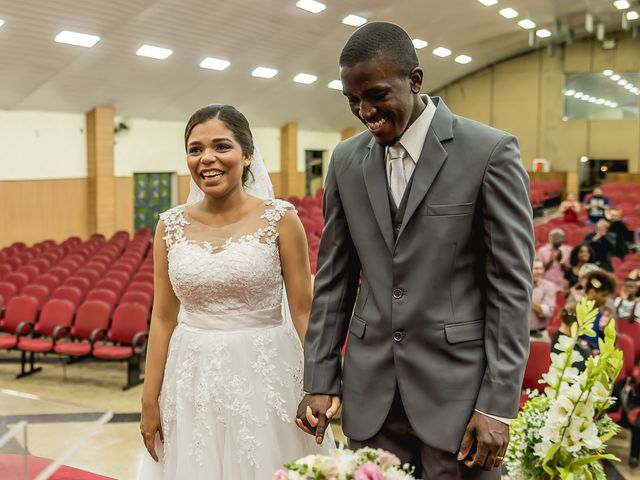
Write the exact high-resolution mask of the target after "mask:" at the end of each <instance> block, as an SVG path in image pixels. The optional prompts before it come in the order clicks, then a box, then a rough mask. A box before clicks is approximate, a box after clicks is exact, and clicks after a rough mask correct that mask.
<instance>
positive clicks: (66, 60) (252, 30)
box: [0, 0, 640, 131]
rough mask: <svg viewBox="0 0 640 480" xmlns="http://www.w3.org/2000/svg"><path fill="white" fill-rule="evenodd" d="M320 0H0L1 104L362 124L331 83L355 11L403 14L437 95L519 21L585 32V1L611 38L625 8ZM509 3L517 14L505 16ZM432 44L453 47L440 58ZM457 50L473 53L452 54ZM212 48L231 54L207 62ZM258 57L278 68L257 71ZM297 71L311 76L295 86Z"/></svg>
mask: <svg viewBox="0 0 640 480" xmlns="http://www.w3.org/2000/svg"><path fill="white" fill-rule="evenodd" d="M320 1H321V2H322V3H323V4H325V5H326V9H325V10H324V11H322V12H320V13H318V14H312V13H310V12H308V11H305V10H302V9H300V8H297V7H296V0H108V1H107V0H82V1H80V0H0V19H1V20H2V21H4V24H3V25H2V26H0V109H2V110H45V111H64V112H79V113H84V112H86V111H88V110H90V109H91V108H92V107H94V106H113V107H114V108H115V109H116V114H117V115H118V116H120V117H122V118H125V119H126V118H127V117H140V118H149V119H159V120H174V121H185V120H186V118H187V117H188V115H189V114H190V113H191V112H192V111H193V110H194V109H195V108H197V107H198V106H201V105H203V104H206V103H231V104H234V105H236V106H238V107H239V108H240V109H241V110H242V111H243V112H245V113H246V114H247V116H248V117H249V119H250V121H251V123H252V124H253V125H254V126H279V125H283V124H285V123H287V122H298V123H299V124H300V127H301V128H304V129H309V130H320V131H335V130H340V129H342V128H345V127H347V126H355V125H356V124H357V121H356V120H355V119H353V118H352V117H351V115H350V113H349V112H348V108H347V105H346V101H345V100H344V99H343V97H342V95H341V93H340V91H339V90H333V89H330V88H328V87H327V85H328V83H329V82H330V81H331V80H335V79H337V78H338V67H337V59H338V55H339V53H340V50H341V48H342V46H343V45H344V43H345V41H346V40H347V38H348V37H349V35H350V34H351V33H352V32H353V31H354V30H355V28H354V27H353V26H348V25H345V24H343V23H341V22H342V19H343V18H344V17H346V16H347V15H349V14H355V15H358V16H361V17H363V18H365V19H366V20H367V21H379V20H385V21H391V22H395V23H398V24H400V25H401V26H403V27H404V28H405V29H406V30H407V31H408V32H409V34H410V35H411V36H412V37H413V38H416V39H421V40H424V41H426V42H428V46H426V47H425V48H422V49H420V50H418V55H419V58H420V62H421V65H422V66H423V68H424V70H425V82H424V88H423V91H425V92H429V91H433V90H435V89H438V88H440V87H442V86H444V85H447V84H449V83H451V82H453V81H455V80H456V79H459V78H461V77H464V76H465V75H469V74H471V73H473V72H475V71H477V70H480V69H482V68H483V67H485V66H487V65H490V64H493V63H495V62H497V61H500V60H502V59H505V58H509V57H511V56H514V55H518V54H521V53H523V52H526V51H528V50H530V49H531V48H532V47H531V46H530V40H529V36H530V32H529V30H527V29H525V28H522V27H521V26H519V25H518V22H519V21H521V20H523V19H530V20H531V21H533V22H534V23H535V24H536V27H535V29H534V30H538V29H546V30H548V31H549V32H550V33H551V36H550V37H548V38H540V37H537V36H536V37H535V38H536V41H537V47H540V46H543V47H544V46H547V45H548V44H549V43H550V42H556V43H557V42H565V41H567V39H569V40H572V39H574V38H575V39H579V38H581V37H583V36H584V35H586V34H587V32H586V31H585V13H586V12H591V14H592V16H593V24H594V32H593V33H592V35H595V30H597V25H598V24H602V25H603V27H604V32H605V37H609V36H610V35H611V32H613V31H616V30H619V29H620V28H621V23H622V21H621V18H622V16H623V15H624V12H625V11H629V9H627V10H625V11H621V10H617V9H616V8H615V7H614V5H613V3H614V2H613V0H499V1H498V2H497V4H495V5H492V6H484V5H482V4H481V3H480V2H479V1H477V0H320ZM629 1H630V3H631V8H630V10H636V11H640V5H638V0H629ZM487 3H491V2H487ZM507 7H509V8H512V9H514V10H516V11H517V12H518V16H517V17H515V18H512V19H507V18H504V17H503V16H501V15H500V14H499V11H500V10H501V9H504V8H507ZM557 22H559V27H560V29H559V36H558V28H557V26H558V24H557ZM0 23H2V22H1V21H0ZM630 24H631V26H634V25H637V24H638V20H635V21H630ZM603 27H600V28H603ZM63 30H67V31H74V32H81V33H86V34H92V35H96V36H99V37H100V40H99V41H98V42H97V43H96V44H95V45H94V46H93V47H91V48H83V47H78V46H72V45H67V44H62V43H56V42H54V38H55V37H56V35H58V34H59V33H60V32H61V31H63ZM543 33H544V32H543ZM639 42H640V40H639ZM143 44H148V45H153V46H158V47H163V48H168V49H170V50H172V54H171V55H170V56H169V57H168V58H167V59H166V60H157V59H151V58H145V57H140V56H137V55H136V51H137V50H138V48H139V47H140V46H142V45H143ZM437 47H446V48H447V49H449V50H450V51H451V52H452V53H451V55H449V56H447V57H445V58H441V57H438V56H436V55H434V54H433V53H432V52H433V50H434V49H435V48H437ZM460 55H466V56H468V57H471V61H470V62H469V63H466V64H461V63H458V62H457V61H456V60H455V59H456V58H458V57H459V56H460ZM206 57H213V58H218V59H223V60H226V61H228V62H230V65H229V66H228V68H226V69H225V70H224V71H216V70H209V69H203V68H200V67H199V64H200V63H201V61H202V60H203V59H204V58H206ZM459 60H460V59H459ZM462 60H464V57H462ZM258 66H264V67H270V68H274V69H277V71H278V73H277V75H276V76H275V77H273V78H271V79H265V78H255V77H253V76H252V75H251V72H252V71H253V69H254V68H256V67H258ZM299 73H306V74H311V75H313V76H316V77H317V80H316V81H315V82H314V83H311V84H301V83H296V82H294V81H293V78H294V77H295V76H296V75H297V74H299Z"/></svg>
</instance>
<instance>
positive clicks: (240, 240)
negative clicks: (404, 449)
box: [141, 200, 334, 480]
mask: <svg viewBox="0 0 640 480" xmlns="http://www.w3.org/2000/svg"><path fill="white" fill-rule="evenodd" d="M290 208H293V207H292V206H291V205H290V204H289V203H287V202H284V201H282V200H268V201H265V202H264V203H263V204H262V205H261V206H260V207H259V209H258V210H256V211H255V212H254V213H253V214H252V215H249V218H245V219H243V220H241V221H240V222H238V223H235V224H233V225H228V226H225V227H222V228H211V227H209V226H206V225H203V224H201V223H198V222H196V221H195V220H193V219H191V218H189V216H188V213H187V212H186V211H185V207H184V206H178V207H175V208H172V209H171V210H168V211H167V212H165V213H163V214H162V215H161V218H162V220H163V221H164V224H165V229H166V236H165V242H166V244H167V248H168V258H169V277H170V280H171V284H172V286H173V289H174V291H175V293H176V295H177V297H178V299H179V300H180V303H181V305H180V312H179V314H178V325H177V326H176V328H175V330H174V332H173V335H172V337H171V341H170V344H169V350H168V356H167V363H166V367H165V372H164V380H163V383H162V389H161V393H160V412H161V418H162V428H163V433H164V445H158V443H159V442H156V444H157V445H158V447H159V450H160V462H159V463H155V462H154V461H153V459H152V458H151V456H150V455H149V454H148V453H146V454H145V459H144V462H143V466H142V474H141V478H142V479H144V480H151V479H153V480H156V479H175V480H178V479H189V480H205V479H206V480H270V479H272V478H273V474H274V472H275V471H276V470H277V469H278V468H281V467H282V465H283V463H285V462H288V461H291V460H294V459H296V458H299V457H302V456H305V455H309V454H312V453H326V452H327V451H328V450H329V448H333V446H334V441H333V437H332V435H331V432H328V435H327V437H326V438H325V441H324V443H323V445H321V446H318V445H316V444H315V440H314V438H313V437H312V436H310V435H307V434H305V433H304V432H302V431H301V430H299V429H298V428H297V427H296V425H295V414H296V410H297V407H298V402H299V401H300V399H301V398H302V395H303V392H302V368H303V355H302V347H301V345H300V340H299V338H298V336H297V334H296V333H295V331H294V330H293V327H292V325H290V324H289V323H287V322H285V321H284V319H283V311H282V294H283V278H282V269H281V265H280V255H279V250H278V225H279V221H280V219H281V218H282V217H283V215H284V214H285V213H286V211H287V209H290Z"/></svg>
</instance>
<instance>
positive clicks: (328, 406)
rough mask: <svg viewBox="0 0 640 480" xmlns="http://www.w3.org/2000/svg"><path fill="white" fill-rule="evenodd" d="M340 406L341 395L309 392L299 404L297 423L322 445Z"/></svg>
mask: <svg viewBox="0 0 640 480" xmlns="http://www.w3.org/2000/svg"><path fill="white" fill-rule="evenodd" d="M339 408H340V397H337V396H331V395H315V394H309V393H307V394H306V395H305V396H304V397H303V399H302V400H301V401H300V405H298V412H297V413H296V425H297V426H298V428H300V429H301V430H302V431H304V432H306V433H308V434H309V435H314V436H315V437H316V443H317V444H318V445H320V444H321V443H322V441H323V440H324V434H325V432H326V431H327V427H328V426H329V423H330V422H331V419H332V418H333V416H334V415H335V414H336V413H337V411H338V409H339Z"/></svg>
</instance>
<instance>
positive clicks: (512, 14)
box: [498, 8, 518, 18]
mask: <svg viewBox="0 0 640 480" xmlns="http://www.w3.org/2000/svg"><path fill="white" fill-rule="evenodd" d="M498 13H499V14H500V15H502V16H503V17H504V18H516V17H517V16H518V12H517V11H515V10H514V9H513V8H503V9H502V10H500V11H499V12H498Z"/></svg>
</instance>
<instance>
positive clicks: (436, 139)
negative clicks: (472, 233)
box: [396, 97, 453, 243]
mask: <svg viewBox="0 0 640 480" xmlns="http://www.w3.org/2000/svg"><path fill="white" fill-rule="evenodd" d="M433 100H434V101H435V102H437V103H436V105H437V109H436V113H435V115H434V117H433V120H432V121H431V125H430V127H429V131H428V132H427V137H426V139H425V141H424V146H423V147H422V152H421V153H420V159H419V160H418V163H417V164H416V168H415V170H414V172H413V184H412V185H411V190H410V191H409V198H408V199H407V209H406V210H405V213H404V218H403V220H402V226H401V227H400V232H399V233H398V237H397V238H398V239H399V238H400V236H401V235H402V232H404V229H405V228H406V226H407V224H408V223H409V221H410V220H411V217H413V214H414V213H415V211H416V209H417V208H418V206H419V205H420V203H421V202H422V201H423V200H424V197H425V195H426V194H427V192H428V191H429V188H431V185H432V184H433V182H434V180H435V179H436V176H437V175H438V172H439V171H440V168H442V165H443V164H444V162H445V160H446V159H447V151H446V149H445V148H444V146H443V145H442V143H443V142H445V141H448V140H450V139H452V138H453V127H452V121H453V116H452V115H451V112H450V111H449V109H448V108H447V106H446V105H445V104H444V102H443V101H442V100H441V99H440V98H437V97H434V98H433ZM396 243H397V240H396Z"/></svg>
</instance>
